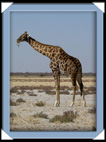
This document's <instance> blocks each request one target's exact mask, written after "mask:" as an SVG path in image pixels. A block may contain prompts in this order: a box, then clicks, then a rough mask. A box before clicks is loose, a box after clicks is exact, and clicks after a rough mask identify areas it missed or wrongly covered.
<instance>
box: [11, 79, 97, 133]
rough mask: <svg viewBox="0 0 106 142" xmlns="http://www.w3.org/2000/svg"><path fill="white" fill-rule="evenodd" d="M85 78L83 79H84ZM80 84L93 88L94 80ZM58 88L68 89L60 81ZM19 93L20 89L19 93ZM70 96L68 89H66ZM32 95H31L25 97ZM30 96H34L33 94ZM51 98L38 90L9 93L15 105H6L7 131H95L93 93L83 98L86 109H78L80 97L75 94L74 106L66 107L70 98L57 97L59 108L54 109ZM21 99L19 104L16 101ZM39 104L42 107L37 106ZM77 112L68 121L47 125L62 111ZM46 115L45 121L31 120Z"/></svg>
mask: <svg viewBox="0 0 106 142" xmlns="http://www.w3.org/2000/svg"><path fill="white" fill-rule="evenodd" d="M84 79H86V78H84ZM87 79H89V81H88V82H84V86H88V87H89V86H92V87H95V86H96V82H95V81H93V82H92V81H91V78H88V77H87ZM22 85H24V86H26V85H27V86H33V85H35V86H37V85H38V86H39V85H44V86H48V85H49V86H54V82H33V81H31V82H19V81H16V82H15V81H12V80H11V82H10V88H12V87H14V86H22ZM61 85H68V86H71V83H70V82H64V81H63V82H61ZM19 92H21V90H19ZM69 92H70V94H72V90H69ZM29 94H32V95H29ZM33 94H34V95H33ZM55 97H56V96H55V95H50V94H46V93H45V92H44V91H41V92H39V90H38V89H33V90H25V92H23V93H20V94H17V93H11V95H10V99H11V100H12V101H13V102H15V105H11V106H10V130H11V131H95V130H96V111H95V108H96V94H88V95H85V99H86V107H83V106H82V98H81V96H80V95H76V98H75V105H74V106H73V107H70V103H71V100H72V95H66V94H61V96H60V98H61V104H60V107H54V102H55ZM20 98H21V100H22V101H17V100H19V99H20ZM40 101H42V102H43V103H44V106H37V105H36V103H37V102H40ZM67 111H73V112H77V114H78V115H77V117H76V118H75V119H74V120H73V121H72V122H67V123H66V122H63V123H61V122H60V121H56V122H54V123H53V122H50V119H52V118H53V117H55V116H56V115H63V113H64V112H67ZM39 113H42V114H46V115H47V118H40V117H34V115H36V114H39Z"/></svg>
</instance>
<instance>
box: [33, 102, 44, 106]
mask: <svg viewBox="0 0 106 142" xmlns="http://www.w3.org/2000/svg"><path fill="white" fill-rule="evenodd" d="M35 105H36V106H39V107H42V106H44V105H45V103H44V102H42V101H40V102H37V103H36V104H35Z"/></svg>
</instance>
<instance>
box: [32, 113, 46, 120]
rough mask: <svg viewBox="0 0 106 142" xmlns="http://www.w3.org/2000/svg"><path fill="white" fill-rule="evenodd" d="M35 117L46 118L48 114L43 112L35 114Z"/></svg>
mask: <svg viewBox="0 0 106 142" xmlns="http://www.w3.org/2000/svg"><path fill="white" fill-rule="evenodd" d="M33 117H34V118H37V117H38V118H45V119H48V116H47V114H44V113H42V112H40V113H36V114H34V115H33Z"/></svg>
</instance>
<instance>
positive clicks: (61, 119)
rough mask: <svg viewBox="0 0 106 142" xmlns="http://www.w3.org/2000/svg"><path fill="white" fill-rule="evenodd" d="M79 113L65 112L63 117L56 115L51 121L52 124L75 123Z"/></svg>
mask: <svg viewBox="0 0 106 142" xmlns="http://www.w3.org/2000/svg"><path fill="white" fill-rule="evenodd" d="M77 116H78V113H77V112H73V111H66V112H63V115H56V116H55V117H53V118H52V119H50V122H52V123H54V122H57V121H58V122H61V123H68V122H73V120H74V119H75V118H77Z"/></svg>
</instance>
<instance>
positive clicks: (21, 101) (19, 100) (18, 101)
mask: <svg viewBox="0 0 106 142" xmlns="http://www.w3.org/2000/svg"><path fill="white" fill-rule="evenodd" d="M16 102H17V103H24V102H26V101H25V100H23V99H22V98H19V99H17V100H16Z"/></svg>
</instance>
